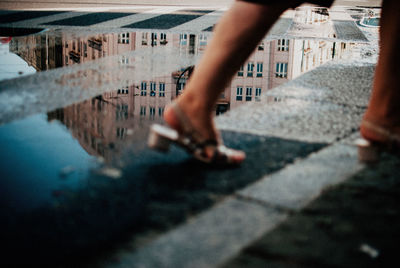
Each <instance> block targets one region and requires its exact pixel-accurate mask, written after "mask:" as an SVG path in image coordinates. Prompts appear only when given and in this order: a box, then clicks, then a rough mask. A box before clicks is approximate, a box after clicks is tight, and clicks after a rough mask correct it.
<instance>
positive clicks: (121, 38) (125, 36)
mask: <svg viewBox="0 0 400 268" xmlns="http://www.w3.org/2000/svg"><path fill="white" fill-rule="evenodd" d="M118 44H129V33H120V34H118Z"/></svg>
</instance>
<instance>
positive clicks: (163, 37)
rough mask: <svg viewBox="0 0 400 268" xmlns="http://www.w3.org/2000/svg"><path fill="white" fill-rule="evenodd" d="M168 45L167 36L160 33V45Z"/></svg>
mask: <svg viewBox="0 0 400 268" xmlns="http://www.w3.org/2000/svg"><path fill="white" fill-rule="evenodd" d="M167 43H168V42H167V34H166V33H160V45H166V44H167Z"/></svg>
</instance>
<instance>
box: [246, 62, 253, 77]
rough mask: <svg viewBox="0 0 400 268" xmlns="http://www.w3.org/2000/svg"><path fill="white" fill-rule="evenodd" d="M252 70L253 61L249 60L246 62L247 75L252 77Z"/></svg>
mask: <svg viewBox="0 0 400 268" xmlns="http://www.w3.org/2000/svg"><path fill="white" fill-rule="evenodd" d="M253 71H254V63H252V62H249V63H248V64H247V77H253Z"/></svg>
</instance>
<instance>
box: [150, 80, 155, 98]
mask: <svg viewBox="0 0 400 268" xmlns="http://www.w3.org/2000/svg"><path fill="white" fill-rule="evenodd" d="M150 96H151V97H155V96H156V82H150Z"/></svg>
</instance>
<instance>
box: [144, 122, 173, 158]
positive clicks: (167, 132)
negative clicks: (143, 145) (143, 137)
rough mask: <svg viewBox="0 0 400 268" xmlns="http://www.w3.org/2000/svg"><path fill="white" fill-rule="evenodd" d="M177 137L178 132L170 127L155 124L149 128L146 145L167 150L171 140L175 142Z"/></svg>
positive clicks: (163, 150)
mask: <svg viewBox="0 0 400 268" xmlns="http://www.w3.org/2000/svg"><path fill="white" fill-rule="evenodd" d="M177 139H178V132H176V131H175V130H173V129H171V128H168V127H165V126H161V125H156V124H155V125H152V126H151V128H150V134H149V139H148V141H147V145H148V146H149V147H150V148H152V149H156V150H159V151H161V152H168V150H169V145H170V144H171V142H176V140H177Z"/></svg>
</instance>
